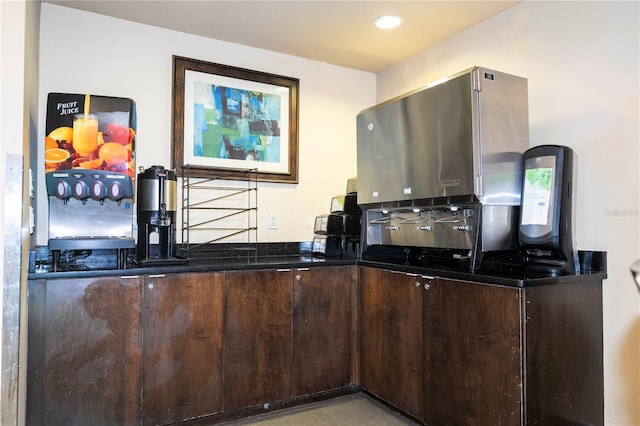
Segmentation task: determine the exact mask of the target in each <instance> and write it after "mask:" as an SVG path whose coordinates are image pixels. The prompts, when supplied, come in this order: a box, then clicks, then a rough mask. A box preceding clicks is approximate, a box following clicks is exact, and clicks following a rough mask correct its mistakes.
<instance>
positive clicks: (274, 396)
mask: <svg viewBox="0 0 640 426" xmlns="http://www.w3.org/2000/svg"><path fill="white" fill-rule="evenodd" d="M224 280H225V282H224V331H223V337H224V361H223V362H224V384H223V388H224V392H223V395H224V396H223V407H224V411H231V410H235V409H239V408H243V407H250V406H255V405H260V404H263V403H267V402H273V401H278V400H283V399H287V398H289V397H290V396H291V358H292V348H291V345H292V342H291V326H292V320H291V296H292V294H291V291H292V290H291V288H292V276H291V271H290V270H285V271H276V270H266V271H248V272H241V271H238V272H226V273H225V278H224Z"/></svg>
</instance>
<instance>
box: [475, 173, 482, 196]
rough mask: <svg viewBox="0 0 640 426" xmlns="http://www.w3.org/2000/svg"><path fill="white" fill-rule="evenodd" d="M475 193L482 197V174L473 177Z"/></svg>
mask: <svg viewBox="0 0 640 426" xmlns="http://www.w3.org/2000/svg"><path fill="white" fill-rule="evenodd" d="M474 189H475V191H474V192H475V194H476V195H477V196H478V197H482V196H483V195H484V190H483V185H482V176H476V179H475V188H474Z"/></svg>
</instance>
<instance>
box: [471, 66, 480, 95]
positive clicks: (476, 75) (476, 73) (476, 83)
mask: <svg viewBox="0 0 640 426" xmlns="http://www.w3.org/2000/svg"><path fill="white" fill-rule="evenodd" d="M471 79H472V83H471V84H472V85H473V90H475V91H476V92H480V91H482V88H481V87H480V68H478V67H476V68H474V69H473V71H472V72H471Z"/></svg>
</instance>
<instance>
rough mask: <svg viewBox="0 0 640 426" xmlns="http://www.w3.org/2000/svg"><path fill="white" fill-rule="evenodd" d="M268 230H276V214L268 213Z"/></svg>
mask: <svg viewBox="0 0 640 426" xmlns="http://www.w3.org/2000/svg"><path fill="white" fill-rule="evenodd" d="M269 229H278V213H269Z"/></svg>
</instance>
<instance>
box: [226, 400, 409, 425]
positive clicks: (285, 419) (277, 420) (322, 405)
mask: <svg viewBox="0 0 640 426" xmlns="http://www.w3.org/2000/svg"><path fill="white" fill-rule="evenodd" d="M223 424H224V425H260V426H335V425H347V426H356V425H358V426H366V425H370V426H374V425H375V426H402V425H416V424H417V423H414V422H412V421H411V420H410V419H408V418H406V417H404V416H402V415H400V414H398V413H396V412H395V411H393V410H391V409H389V408H388V407H386V406H384V405H383V404H380V403H379V402H378V401H376V400H374V399H372V398H370V397H368V396H367V395H365V394H362V393H357V394H353V395H346V396H341V397H338V398H334V399H330V400H327V401H320V402H315V403H312V404H307V405H301V406H299V407H293V408H289V409H285V410H280V411H275V412H271V413H267V414H261V415H258V416H254V417H248V418H246V419H242V420H236V421H233V422H227V423H223Z"/></svg>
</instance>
